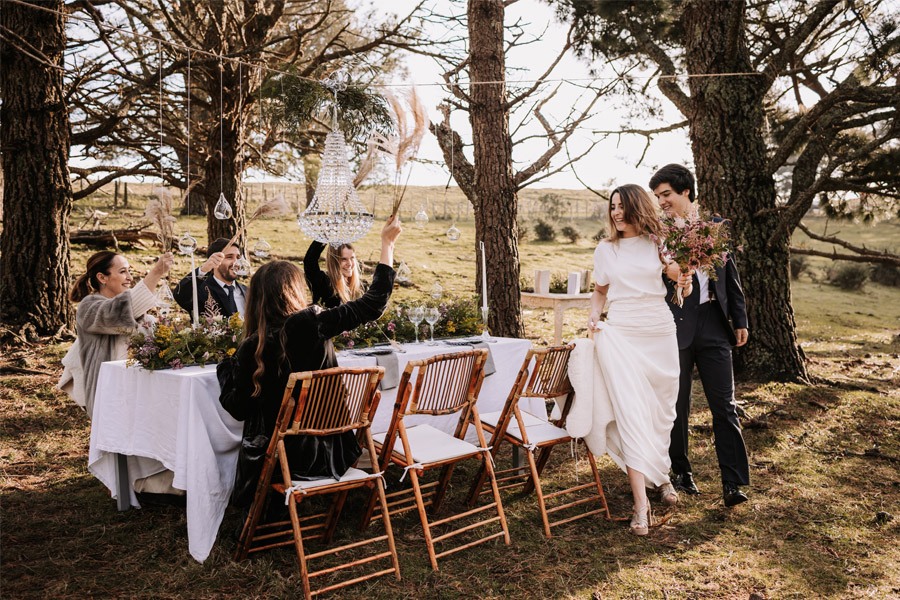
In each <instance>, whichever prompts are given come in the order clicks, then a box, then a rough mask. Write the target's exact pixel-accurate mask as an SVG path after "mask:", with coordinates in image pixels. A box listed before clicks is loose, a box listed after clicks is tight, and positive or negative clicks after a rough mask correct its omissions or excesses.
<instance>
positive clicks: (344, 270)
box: [303, 240, 368, 308]
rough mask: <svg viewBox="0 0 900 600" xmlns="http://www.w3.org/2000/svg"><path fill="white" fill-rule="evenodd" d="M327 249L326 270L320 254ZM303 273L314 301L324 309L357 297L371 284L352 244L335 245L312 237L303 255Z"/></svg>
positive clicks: (313, 302)
mask: <svg viewBox="0 0 900 600" xmlns="http://www.w3.org/2000/svg"><path fill="white" fill-rule="evenodd" d="M326 248H327V249H328V251H327V252H326V253H325V269H326V271H327V272H325V271H322V269H321V268H319V257H320V256H322V251H323V250H325V249H326ZM303 272H304V274H305V275H306V285H307V287H309V291H310V293H311V295H312V304H320V305H322V306H324V307H325V308H334V307H336V306H339V305H341V304H344V303H346V302H350V301H351V300H356V299H357V298H360V297H362V295H363V294H364V293H366V288H367V287H368V286H367V285H366V284H365V283H364V282H363V280H362V276H361V275H360V272H359V263H358V262H357V260H356V250H355V249H354V248H353V245H352V244H341V245H340V246H338V247H337V248H333V247H331V246H329V245H328V244H323V243H322V242H317V241H315V240H313V242H312V243H311V244H310V245H309V249H307V251H306V255H305V256H304V257H303Z"/></svg>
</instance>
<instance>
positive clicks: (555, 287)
mask: <svg viewBox="0 0 900 600" xmlns="http://www.w3.org/2000/svg"><path fill="white" fill-rule="evenodd" d="M568 291H569V274H568V273H562V272H553V273H551V274H550V293H551V294H565V293H566V292H568Z"/></svg>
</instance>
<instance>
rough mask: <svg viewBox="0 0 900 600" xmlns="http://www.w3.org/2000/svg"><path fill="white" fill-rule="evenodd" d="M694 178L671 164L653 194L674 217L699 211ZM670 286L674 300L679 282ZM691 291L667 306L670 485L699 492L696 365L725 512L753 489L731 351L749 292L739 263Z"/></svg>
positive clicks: (743, 324)
mask: <svg viewBox="0 0 900 600" xmlns="http://www.w3.org/2000/svg"><path fill="white" fill-rule="evenodd" d="M694 185H695V184H694V176H693V174H692V173H691V172H690V171H689V170H688V169H686V168H685V167H683V166H681V165H674V164H672V165H666V166H665V167H663V168H662V169H660V170H659V171H657V172H656V173H655V174H654V175H653V177H652V178H651V179H650V189H652V190H653V194H654V195H655V196H656V197H657V199H658V200H659V205H660V207H661V208H662V209H663V211H665V212H666V214H668V215H669V216H672V217H686V216H687V215H689V214H690V213H692V212H693V211H695V210H696V204H695V203H694ZM664 279H665V280H666V286H667V288H668V295H667V297H668V298H672V297H673V294H674V290H675V288H674V283H673V282H671V281H669V280H668V278H664ZM693 284H694V285H693V291H692V292H691V295H690V296H688V297H687V298H685V299H684V304H683V305H682V306H680V307H679V306H678V305H676V304H674V303H673V302H671V301H670V302H669V308H670V309H671V310H672V314H673V315H674V317H675V325H676V327H677V330H678V332H677V335H678V353H679V360H680V362H681V381H680V384H679V388H678V400H677V403H676V405H675V410H676V417H675V425H674V426H673V428H672V436H671V443H670V445H669V457H670V458H671V459H672V472H673V476H672V484H673V485H674V486H675V488H676V489H679V490H681V491H684V492H686V493H688V494H699V493H700V490H699V489H698V488H697V485H696V484H695V483H694V478H693V472H692V469H691V463H690V460H688V418H689V416H690V412H691V379H692V376H693V372H694V365H696V366H697V371H698V372H699V374H700V381H701V382H702V383H703V391H704V392H705V393H706V400H707V402H708V403H709V409H710V412H711V413H712V422H713V435H714V436H715V445H716V455H717V456H718V459H719V469H720V471H721V473H722V491H723V498H724V501H725V506H734V505H736V504H740V503H741V502H746V500H747V496H746V495H745V494H744V492H742V491H741V489H740V486H742V485H748V484H749V483H750V473H749V466H748V461H747V448H746V447H745V446H744V438H743V436H742V435H741V424H740V422H739V421H738V416H737V408H736V405H735V400H734V372H733V369H732V363H731V347H732V346H743V345H744V344H746V343H747V338H748V335H749V334H748V330H747V311H746V308H745V304H744V292H743V290H742V289H741V281H740V277H739V275H738V270H737V267H736V266H735V263H734V259H733V257H732V256H731V255H730V254H729V256H728V260H727V261H726V262H725V265H724V266H723V267H719V268H717V269H716V279H715V281H713V280H710V279H709V277H707V275H706V274H705V273H702V272H698V273H696V274H694V276H693Z"/></svg>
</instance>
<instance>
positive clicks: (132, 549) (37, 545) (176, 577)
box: [0, 196, 900, 598]
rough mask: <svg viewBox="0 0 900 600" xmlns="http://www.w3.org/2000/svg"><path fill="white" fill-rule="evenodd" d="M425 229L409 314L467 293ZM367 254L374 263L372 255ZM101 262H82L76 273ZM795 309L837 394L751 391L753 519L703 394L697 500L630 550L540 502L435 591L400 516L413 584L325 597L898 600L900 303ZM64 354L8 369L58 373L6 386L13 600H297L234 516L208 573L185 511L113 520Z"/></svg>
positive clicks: (45, 354)
mask: <svg viewBox="0 0 900 600" xmlns="http://www.w3.org/2000/svg"><path fill="white" fill-rule="evenodd" d="M413 197H414V196H413ZM414 205H415V202H414V201H413V202H410V203H409V206H410V207H412V206H414ZM191 223H192V225H191V227H192V229H193V230H194V232H195V234H196V233H198V232H199V231H201V225H200V223H201V222H200V221H199V220H197V221H196V222H191ZM194 223H196V226H195V225H194ZM431 226H433V227H434V229H431V228H429V229H426V230H425V231H424V232H420V231H418V230H416V229H415V227H414V226H413V225H412V224H409V225H408V226H407V231H406V233H405V234H404V237H403V238H402V241H401V244H400V248H399V250H398V253H399V254H400V258H403V257H404V255H405V256H407V257H408V258H407V259H408V260H410V262H411V263H412V267H413V272H414V283H415V286H414V287H412V288H404V289H402V290H401V291H400V293H401V295H403V296H409V295H416V294H421V295H422V296H424V295H425V294H427V291H428V289H429V288H430V286H431V284H432V283H433V278H435V277H440V279H441V283H442V285H443V286H444V287H445V288H446V289H448V290H451V291H455V292H462V291H471V290H467V288H468V286H470V281H471V272H472V271H473V270H474V268H473V267H474V248H473V247H474V243H473V240H472V239H471V229H470V228H469V229H467V228H466V227H462V229H463V231H464V238H463V240H464V242H461V243H460V244H458V245H453V244H451V243H449V242H447V241H446V238H443V239H442V230H443V229H446V227H447V226H448V224H447V223H445V222H441V223H440V224H439V225H437V226H435V225H434V223H432V225H431ZM583 226H584V229H585V230H587V229H589V227H590V224H588V223H585V224H583ZM255 227H259V228H260V229H259V230H258V231H259V232H260V233H262V234H263V235H265V237H266V238H267V239H268V240H269V241H270V242H271V243H272V244H273V246H275V253H276V254H282V255H296V256H299V255H302V253H303V250H304V249H305V242H303V241H302V240H301V238H300V236H299V235H298V234H297V232H296V229H294V225H293V224H287V226H285V223H284V222H275V221H261V222H259V223H257V224H255ZM177 233H180V231H178V232H177ZM254 233H256V232H253V231H251V235H253V234H254ZM585 233H587V231H585ZM466 235H468V236H469V238H468V239H467V238H466V237H465V236H466ZM370 237H374V236H370ZM893 239H894V240H896V239H898V238H896V237H895V238H893ZM466 240H467V243H466ZM592 245H593V244H592V243H591V242H590V241H583V242H581V243H579V244H578V245H575V246H574V247H573V246H572V245H570V244H557V245H546V244H534V243H526V244H525V245H524V246H523V247H522V262H523V272H525V271H528V270H529V269H533V268H536V267H538V266H547V267H550V268H553V267H554V266H558V268H559V269H560V270H562V269H564V268H565V269H568V268H569V267H570V266H571V267H572V268H573V269H574V268H575V266H576V264H577V266H578V267H581V268H587V267H589V266H590V249H591V247H592ZM361 246H362V248H363V250H362V251H361V253H362V254H363V256H365V252H367V251H371V249H372V247H374V240H367V241H365V242H364V243H363V244H362V245H361ZM422 248H427V249H426V250H425V251H424V252H422V251H421V249H422ZM429 252H431V254H430V255H429V254H428V253H429ZM89 253H90V251H87V250H78V252H77V256H78V257H79V258H78V259H79V260H83V259H84V257H85V256H86V255H87V254H89ZM551 254H552V255H553V256H554V258H553V260H552V262H550V259H548V258H547V257H548V256H549V255H551ZM132 262H133V263H139V262H140V261H139V260H136V259H133V260H132ZM181 267H182V270H186V268H185V265H184V264H183V265H181ZM794 298H795V307H796V311H797V319H798V326H799V328H800V335H801V339H802V340H803V345H804V349H805V350H806V352H807V353H808V355H809V356H810V358H811V362H812V364H811V369H812V371H813V373H814V374H815V375H816V376H818V377H820V378H821V379H822V380H823V381H825V380H827V381H830V382H831V383H829V384H827V385H826V384H818V385H813V386H798V385H785V384H777V383H766V384H742V385H740V386H739V390H738V396H739V398H740V400H741V402H742V404H743V406H744V408H745V410H746V411H747V418H746V419H745V426H746V429H745V436H746V439H747V444H748V447H749V449H750V451H751V469H752V473H751V476H752V479H753V485H752V486H751V488H750V489H749V492H750V497H751V499H750V502H748V503H746V504H744V505H741V506H739V507H736V508H734V509H731V510H727V509H724V508H723V507H722V505H721V499H720V496H719V494H718V485H717V484H718V476H717V467H716V458H715V451H714V448H713V445H712V439H711V435H712V433H711V427H710V420H709V413H708V411H707V410H705V409H704V408H703V407H704V406H705V402H704V401H703V399H702V396H701V393H700V391H699V390H695V393H696V394H697V396H696V398H695V399H696V406H697V407H698V408H697V409H696V410H695V414H694V417H693V420H692V425H693V428H694V429H693V431H694V434H693V442H692V444H693V446H692V448H693V456H694V458H695V463H696V467H695V468H696V471H697V475H698V483H699V485H700V486H701V488H702V489H703V490H704V494H703V495H701V496H699V497H696V498H684V500H683V503H682V505H681V506H680V507H679V509H678V511H677V512H676V513H675V515H674V516H673V517H672V518H671V519H670V520H669V521H668V522H667V523H666V524H665V525H663V526H661V527H659V528H657V529H655V530H654V531H652V532H651V535H650V536H649V537H648V538H646V539H638V538H635V537H633V536H630V535H629V534H628V533H627V528H626V525H625V524H624V523H620V522H612V523H610V522H605V521H601V520H587V521H581V522H580V524H572V525H568V526H563V527H562V528H560V529H559V530H558V531H557V532H556V536H555V537H554V538H553V539H551V540H549V541H547V540H545V539H544V538H543V536H542V534H541V530H540V527H539V524H538V520H537V519H538V517H537V512H536V510H535V508H534V503H533V499H532V498H531V497H521V496H518V495H516V494H510V495H506V496H505V497H504V506H505V507H506V511H507V516H508V518H509V521H510V527H511V536H512V544H511V545H510V546H509V547H506V546H503V545H502V544H497V545H489V546H486V547H481V548H479V549H476V550H474V551H470V552H467V553H462V554H460V555H457V556H456V557H455V558H451V559H448V560H446V561H444V562H443V563H442V570H441V571H440V572H439V573H434V572H432V571H431V569H430V568H429V566H428V561H427V557H426V555H425V550H424V544H423V543H422V542H421V539H420V533H419V525H418V521H417V519H416V518H415V516H414V515H412V514H408V515H406V516H404V517H402V518H398V519H395V521H394V530H395V534H396V536H397V540H398V547H399V552H400V561H401V570H402V575H403V579H402V581H400V582H395V581H393V580H389V579H381V580H378V581H376V582H373V583H369V584H364V585H360V586H357V587H354V588H350V589H349V590H347V591H346V592H345V593H344V594H343V596H342V595H341V594H334V595H332V596H331V597H348V598H349V597H372V598H471V597H484V598H507V597H521V598H600V597H602V598H749V597H751V594H758V595H757V596H756V597H758V598H832V597H833V598H863V597H865V598H869V597H871V598H891V597H897V596H898V595H900V546H898V544H897V539H898V534H900V500H898V498H900V471H898V466H900V436H898V431H900V391H898V388H900V385H898V384H900V340H898V338H897V337H896V336H897V333H898V331H897V323H898V322H900V293H898V291H897V290H896V289H888V288H884V287H881V286H876V285H869V286H868V287H867V288H866V290H865V292H863V293H862V294H853V293H848V292H841V291H838V290H836V289H835V288H833V287H830V286H825V285H820V284H816V283H813V282H809V281H803V282H801V283H799V284H797V285H795V288H794ZM576 315H577V312H574V311H573V312H572V313H570V318H569V319H568V321H569V323H570V325H569V329H567V332H566V333H567V335H574V334H576V331H577V329H578V327H579V326H580V323H576V321H580V320H581V319H582V318H583V317H582V316H581V315H578V316H577V317H576ZM542 316H543V317H546V315H541V314H540V313H537V312H535V313H534V314H531V315H529V316H528V317H527V320H528V331H529V337H532V338H534V339H535V340H536V341H540V340H541V338H543V337H545V336H547V335H548V333H549V330H550V327H551V324H550V323H547V322H541V321H540V318H541V317H542ZM65 349H66V345H65V344H58V345H49V346H45V347H39V348H31V349H13V350H12V351H10V352H7V354H6V355H5V356H4V360H5V362H6V364H13V365H15V366H20V367H26V368H31V369H37V370H43V371H45V372H47V373H49V374H48V375H31V376H5V377H3V378H2V379H3V381H2V387H0V419H2V423H3V427H2V432H0V458H2V461H0V465H2V482H0V492H2V568H0V578H2V581H0V583H2V590H3V595H4V597H8V598H13V597H15V598H28V597H35V598H38V597H40V598H44V597H49V596H55V597H72V598H75V597H77V598H82V597H159V598H175V597H190V598H253V597H297V596H298V595H299V593H300V592H299V590H300V587H299V585H300V584H299V577H298V575H297V573H296V559H295V557H294V555H293V553H292V551H290V550H289V549H283V550H281V551H272V552H268V553H263V554H261V555H259V556H257V557H255V558H254V559H252V560H249V561H245V562H242V563H234V562H232V561H231V559H230V555H231V552H232V550H233V548H234V544H235V542H234V536H233V532H234V530H235V529H236V528H237V527H238V524H239V521H240V515H239V514H238V513H237V512H236V511H232V510H229V512H228V513H227V514H226V517H225V521H224V523H223V525H222V529H221V530H220V534H219V539H218V542H217V544H216V546H215V548H214V549H213V552H212V554H211V556H210V557H209V559H208V560H207V561H206V562H205V563H204V564H199V563H196V562H195V561H194V560H193V559H191V558H190V555H189V554H188V552H187V539H186V529H185V516H184V510H183V509H179V508H167V507H148V508H146V509H144V510H133V511H129V512H126V513H118V512H116V511H115V507H114V503H113V501H112V500H111V499H110V498H109V494H108V492H107V491H106V489H105V488H104V487H103V485H102V484H100V483H99V482H98V481H97V480H95V479H94V478H93V477H92V476H91V475H90V474H89V473H88V472H87V468H86V462H87V461H86V458H87V451H88V442H89V423H88V422H87V420H86V419H85V417H84V415H83V414H82V413H81V411H80V409H78V408H77V407H75V406H74V405H73V404H72V403H71V402H70V401H69V400H68V398H67V397H65V396H64V395H61V394H59V393H57V392H56V391H55V390H54V389H53V384H54V383H55V381H56V379H57V376H58V373H59V368H58V364H59V359H60V357H61V356H62V354H63V353H64V352H65ZM698 387H699V386H698ZM572 464H573V463H572V461H571V459H570V458H569V457H568V456H567V452H565V451H558V454H557V455H556V457H555V459H552V460H551V468H552V467H559V469H558V475H556V476H555V477H559V478H570V477H571V476H572V474H573V468H572ZM601 466H602V475H603V478H604V482H605V484H606V487H607V493H608V495H609V497H610V503H611V507H612V509H613V511H614V513H615V514H617V515H620V516H624V515H626V514H627V511H628V506H629V500H628V492H627V483H626V481H625V478H624V476H623V475H622V474H621V473H620V472H619V471H618V470H617V469H615V468H614V467H613V466H612V465H611V463H610V462H609V461H608V460H603V461H601ZM580 469H581V470H582V472H583V469H584V465H581V466H580ZM471 474H472V472H471V471H465V470H461V471H459V472H458V473H457V474H456V476H455V482H456V487H455V488H454V493H455V495H454V496H452V497H451V499H450V500H451V504H453V503H456V502H459V501H460V496H461V495H462V494H464V493H465V491H466V488H467V485H468V482H469V477H470V476H471ZM551 479H552V478H551ZM355 502H356V504H353V505H350V506H349V507H348V509H347V512H346V513H345V515H346V516H347V517H348V518H346V519H345V520H344V522H343V523H342V526H341V528H340V530H339V535H340V536H341V537H342V538H347V537H350V536H354V535H356V533H355V529H354V526H355V519H353V518H351V517H352V515H353V513H354V512H355V511H354V509H355V507H356V506H358V502H359V498H357V499H355ZM879 515H880V516H879Z"/></svg>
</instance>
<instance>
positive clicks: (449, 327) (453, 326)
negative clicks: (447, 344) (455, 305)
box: [447, 321, 456, 333]
mask: <svg viewBox="0 0 900 600" xmlns="http://www.w3.org/2000/svg"><path fill="white" fill-rule="evenodd" d="M454 331H456V323H454V322H453V321H447V333H453V332H454Z"/></svg>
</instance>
